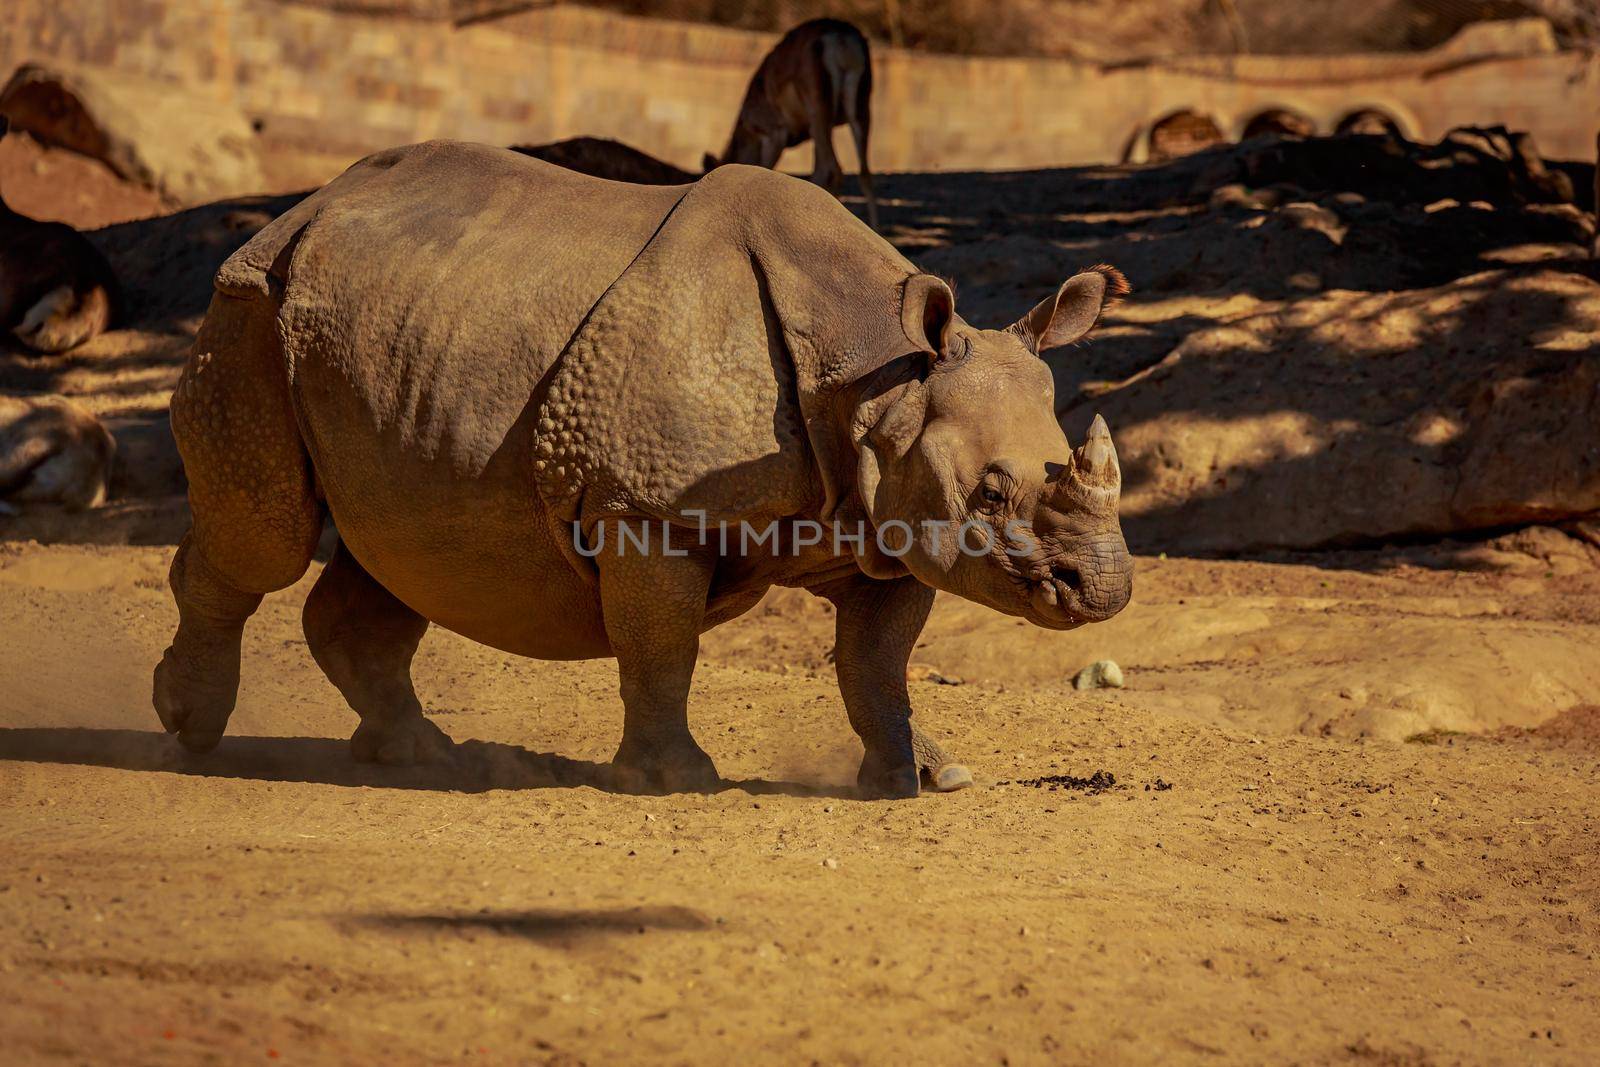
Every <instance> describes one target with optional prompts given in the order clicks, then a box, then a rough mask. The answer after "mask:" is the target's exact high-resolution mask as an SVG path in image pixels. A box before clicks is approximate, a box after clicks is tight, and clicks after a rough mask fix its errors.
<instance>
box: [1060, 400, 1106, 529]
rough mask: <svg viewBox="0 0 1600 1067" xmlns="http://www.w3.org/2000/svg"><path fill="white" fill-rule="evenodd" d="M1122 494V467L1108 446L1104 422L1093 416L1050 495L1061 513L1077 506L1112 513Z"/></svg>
mask: <svg viewBox="0 0 1600 1067" xmlns="http://www.w3.org/2000/svg"><path fill="white" fill-rule="evenodd" d="M1121 493H1122V467H1121V466H1120V465H1119V464H1118V463H1117V448H1116V446H1115V445H1113V444H1112V443H1111V430H1110V429H1109V428H1107V426H1106V420H1105V419H1104V418H1103V417H1102V416H1100V415H1096V416H1095V417H1094V422H1092V423H1090V424H1089V433H1088V436H1086V437H1085V438H1084V441H1083V444H1081V445H1079V446H1078V447H1077V448H1075V449H1073V451H1072V464H1071V466H1070V467H1069V468H1068V469H1067V470H1065V471H1063V472H1062V474H1061V476H1060V477H1058V478H1057V479H1056V481H1055V488H1054V492H1053V494H1052V495H1053V496H1054V497H1055V500H1056V502H1058V503H1057V506H1058V508H1059V509H1060V510H1065V507H1066V506H1067V505H1071V504H1077V505H1078V506H1088V507H1091V508H1097V509H1104V508H1110V509H1111V510H1113V511H1115V509H1116V506H1117V498H1118V497H1119V496H1120V495H1121Z"/></svg>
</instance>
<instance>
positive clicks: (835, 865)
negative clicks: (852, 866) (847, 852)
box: [822, 856, 839, 871]
mask: <svg viewBox="0 0 1600 1067" xmlns="http://www.w3.org/2000/svg"><path fill="white" fill-rule="evenodd" d="M822 865H823V866H824V867H826V868H828V870H830V871H837V870H838V869H839V861H838V860H836V859H834V858H833V857H832V856H829V857H828V858H827V859H825V860H823V861H822Z"/></svg>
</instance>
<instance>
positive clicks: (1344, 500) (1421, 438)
mask: <svg viewBox="0 0 1600 1067" xmlns="http://www.w3.org/2000/svg"><path fill="white" fill-rule="evenodd" d="M1582 277H1583V276H1582V275H1579V274H1576V273H1572V272H1559V271H1546V272H1544V273H1540V274H1538V275H1534V274H1531V273H1522V272H1518V271H1505V272H1497V273H1494V274H1484V275H1481V276H1478V277H1475V278H1473V279H1471V280H1470V281H1468V282H1466V283H1464V284H1461V285H1457V286H1453V287H1451V288H1449V289H1445V290H1438V291H1424V292H1417V293H1396V294H1356V293H1352V294H1341V295H1338V296H1330V297H1329V298H1328V299H1326V300H1325V301H1323V302H1320V303H1317V304H1309V303H1306V304H1297V305H1294V306H1291V307H1288V308H1283V309H1270V310H1269V311H1268V312H1267V313H1266V314H1264V315H1261V316H1258V317H1256V318H1246V319H1240V320H1236V321H1233V322H1229V323H1225V324H1221V325H1218V326H1216V327H1215V328H1214V329H1213V330H1210V331H1202V332H1200V333H1198V334H1196V335H1193V336H1192V337H1191V338H1190V340H1189V341H1188V342H1187V343H1186V344H1185V345H1184V346H1183V347H1182V348H1181V349H1179V350H1178V351H1177V352H1175V353H1174V354H1173V355H1172V356H1170V357H1168V358H1167V359H1165V360H1163V361H1162V362H1161V363H1159V364H1157V365H1156V366H1155V367H1153V368H1152V369H1151V370H1149V371H1147V372H1143V373H1140V374H1137V375H1135V376H1134V378H1132V379H1130V380H1129V381H1128V382H1126V383H1123V385H1122V386H1120V387H1114V388H1111V389H1108V390H1103V391H1098V392H1096V393H1094V394H1093V395H1091V396H1085V395H1083V394H1082V393H1080V394H1079V396H1078V397H1076V398H1070V399H1069V402H1068V404H1067V405H1066V407H1065V408H1064V410H1063V412H1062V419H1063V423H1064V425H1065V426H1066V428H1067V430H1068V432H1069V434H1071V433H1081V432H1082V429H1083V427H1084V426H1085V425H1086V424H1087V422H1088V420H1089V419H1090V417H1091V416H1092V414H1093V413H1094V412H1096V411H1098V412H1100V413H1102V414H1104V415H1105V417H1106V419H1107V420H1108V421H1109V422H1110V424H1111V426H1112V427H1113V431H1114V433H1115V434H1116V435H1117V439H1118V443H1119V450H1120V456H1121V460H1122V470H1123V487H1124V494H1125V498H1124V499H1125V504H1126V503H1128V502H1129V498H1130V497H1131V498H1133V500H1134V501H1136V503H1135V504H1134V506H1133V508H1131V509H1130V508H1125V510H1124V514H1123V529H1124V531H1125V532H1126V534H1127V537H1128V541H1129V543H1130V545H1132V546H1133V547H1134V548H1135V550H1136V551H1141V552H1154V551H1157V550H1164V551H1169V552H1188V553H1201V554H1207V555H1215V554H1221V555H1255V554H1259V553H1261V552H1263V551H1272V550H1281V549H1300V550H1317V549H1327V548H1348V547H1360V546H1373V545H1380V544H1384V543H1404V542H1408V541H1417V540H1423V539H1430V538H1438V537H1441V536H1450V535H1463V534H1467V533H1469V532H1472V531H1480V532H1481V533H1483V534H1484V535H1486V536H1493V535H1495V534H1497V533H1502V532H1504V531H1505V529H1507V528H1510V527H1516V526H1523V525H1529V524H1534V523H1554V522H1560V521H1563V520H1565V519H1571V518H1574V517H1577V516H1578V515H1581V514H1582V513H1584V511H1585V509H1586V508H1588V507H1592V506H1593V503H1592V501H1593V500H1594V499H1595V495H1596V492H1597V491H1600V459H1597V458H1596V457H1600V430H1597V429H1596V426H1600V423H1597V422H1596V421H1595V420H1596V419H1597V418H1600V400H1597V399H1596V397H1595V395H1594V393H1593V388H1592V386H1591V384H1590V383H1591V381H1592V379H1593V378H1594V377H1595V375H1596V374H1597V373H1600V370H1597V368H1596V364H1595V360H1596V358H1597V356H1600V343H1597V342H1596V335H1597V333H1600V322H1597V320H1596V317H1595V310H1596V307H1597V294H1596V291H1595V289H1594V287H1593V286H1592V284H1590V283H1588V282H1586V281H1584V280H1582ZM1180 431H1181V432H1180ZM1527 457H1538V461H1537V462H1536V463H1529V462H1524V461H1523V460H1525V459H1526V458H1527ZM1147 489H1150V490H1152V491H1154V492H1156V493H1158V494H1159V495H1156V496H1153V497H1146V498H1144V499H1139V494H1140V493H1141V491H1143V490H1147Z"/></svg>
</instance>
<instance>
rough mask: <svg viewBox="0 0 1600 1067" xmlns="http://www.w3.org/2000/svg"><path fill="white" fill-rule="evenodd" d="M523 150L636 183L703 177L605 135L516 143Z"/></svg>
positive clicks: (581, 170) (677, 181) (549, 160)
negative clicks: (546, 141) (534, 143)
mask: <svg viewBox="0 0 1600 1067" xmlns="http://www.w3.org/2000/svg"><path fill="white" fill-rule="evenodd" d="M511 150H512V151H513V152H521V153H522V154H523V155H525V156H532V157H533V158H534V159H542V160H544V161H545V162H546V163H554V164H555V165H556V166H558V167H566V168H567V169H568V170H575V171H577V172H578V173H579V174H589V175H593V176H594V177H596V178H609V179H611V180H612V181H614V182H632V183H633V184H634V185H688V184H689V183H690V182H692V181H694V180H695V179H697V178H698V177H699V175H698V174H690V173H689V172H688V171H686V170H680V169H678V168H677V167H674V166H673V165H672V164H671V163H668V162H666V161H665V160H660V159H657V158H656V157H655V156H652V155H649V154H647V153H645V152H641V151H639V150H638V149H637V148H634V147H632V146H630V145H625V144H623V143H622V142H621V141H613V140H610V139H609V138H605V137H573V138H569V139H568V140H565V141H553V142H551V143H550V144H539V145H521V144H519V145H512V146H511Z"/></svg>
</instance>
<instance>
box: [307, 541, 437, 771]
mask: <svg viewBox="0 0 1600 1067" xmlns="http://www.w3.org/2000/svg"><path fill="white" fill-rule="evenodd" d="M301 622H302V623H303V625H304V626H305V632H306V644H307V645H308V646H309V647H310V649H311V655H312V656H313V657H314V658H315V659H316V661H317V666H319V667H321V668H322V673H324V674H326V675H327V676H328V680H329V681H331V682H332V683H333V684H334V686H335V687H337V688H338V690H339V692H340V693H342V694H343V695H344V699H345V701H346V702H347V703H348V704H349V705H350V707H351V708H352V709H354V710H355V713H356V714H357V715H360V716H361V725H360V726H358V727H356V732H355V735H354V736H353V737H351V738H350V754H351V755H352V756H354V757H355V758H356V759H357V760H358V761H360V762H362V763H383V764H387V765H390V766H399V767H404V766H411V765H412V764H416V763H433V762H438V761H440V760H443V759H446V758H448V756H449V754H450V751H451V748H452V742H451V741H450V738H449V737H448V736H446V734H445V732H444V731H443V730H441V729H439V728H438V727H437V726H435V725H434V724H433V723H431V722H429V721H428V720H427V718H425V717H424V716H423V714H422V703H421V702H420V701H419V700H418V699H417V692H416V689H415V688H414V687H413V686H412V684H411V659H412V657H413V656H415V655H416V652H417V646H418V645H419V644H421V643H422V635H423V634H424V633H426V632H427V629H428V620H427V619H424V618H423V617H422V616H421V615H418V614H417V613H416V612H415V611H412V610H411V609H410V608H408V607H406V605H405V604H403V603H401V602H400V601H399V600H398V599H396V598H395V596H394V594H393V593H391V592H389V590H387V589H385V588H384V587H383V586H381V585H379V584H378V582H377V580H376V579H374V578H373V577H372V575H370V574H368V573H367V572H366V569H365V568H363V567H362V566H361V564H360V563H358V562H356V558H355V557H354V556H352V555H351V554H350V550H349V549H348V548H346V547H345V546H344V544H343V542H341V543H340V544H339V547H338V549H337V550H335V552H334V554H333V559H332V560H330V561H329V563H328V565H327V566H326V567H324V568H323V570H322V574H321V576H320V577H318V578H317V584H316V585H314V586H312V587H311V595H310V596H308V597H306V606H305V611H304V612H303V613H302V616H301Z"/></svg>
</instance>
